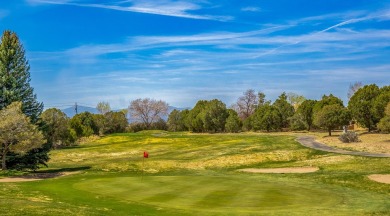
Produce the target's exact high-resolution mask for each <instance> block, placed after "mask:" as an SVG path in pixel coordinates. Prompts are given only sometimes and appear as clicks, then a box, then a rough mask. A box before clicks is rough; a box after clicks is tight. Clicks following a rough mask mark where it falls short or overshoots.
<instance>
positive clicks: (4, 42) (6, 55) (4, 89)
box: [0, 30, 51, 169]
mask: <svg viewBox="0 0 390 216" xmlns="http://www.w3.org/2000/svg"><path fill="white" fill-rule="evenodd" d="M30 80H31V79H30V66H29V64H28V61H27V60H26V57H25V51H24V48H23V46H22V44H21V43H20V41H19V38H18V36H17V35H16V33H14V32H11V31H9V30H6V31H4V33H3V35H2V37H1V41H0V110H2V109H4V108H5V107H7V106H8V105H10V104H11V103H12V102H16V101H20V102H22V105H21V106H22V112H23V113H24V114H25V115H27V116H28V117H29V119H30V121H31V123H34V124H38V123H39V128H40V130H43V128H42V123H40V122H39V121H38V120H39V116H40V114H41V113H42V110H43V104H42V103H39V102H38V101H37V98H36V95H35V94H34V89H33V88H32V87H31V86H30ZM50 148H51V146H50V144H49V143H47V144H45V145H43V146H42V147H41V148H35V149H31V150H30V151H29V152H27V153H26V154H19V153H13V152H10V153H9V155H8V156H9V157H8V158H7V167H8V168H10V169H14V168H17V169H24V168H28V169H37V168H38V166H39V165H40V164H42V165H46V162H47V161H48V160H49V157H48V152H49V150H50Z"/></svg>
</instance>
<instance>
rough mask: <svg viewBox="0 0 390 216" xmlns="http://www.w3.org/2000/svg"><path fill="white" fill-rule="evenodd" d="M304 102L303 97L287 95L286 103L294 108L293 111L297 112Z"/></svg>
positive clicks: (291, 93)
mask: <svg viewBox="0 0 390 216" xmlns="http://www.w3.org/2000/svg"><path fill="white" fill-rule="evenodd" d="M305 100H306V98H305V97H304V96H303V95H298V94H296V93H293V92H289V93H287V101H288V102H289V103H290V104H291V105H292V106H293V107H294V109H295V110H297V109H298V107H299V105H301V104H302V103H303V101H305Z"/></svg>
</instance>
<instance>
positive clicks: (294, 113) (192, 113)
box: [168, 84, 390, 135]
mask: <svg viewBox="0 0 390 216" xmlns="http://www.w3.org/2000/svg"><path fill="white" fill-rule="evenodd" d="M352 87H353V89H352V88H351V89H352V91H353V94H351V97H350V100H349V102H348V106H347V107H345V106H344V103H343V101H342V100H341V99H340V98H338V97H336V96H334V95H332V94H330V95H324V96H323V97H322V98H321V100H318V101H317V100H310V99H306V98H304V97H303V96H301V95H297V94H295V93H285V92H283V93H282V94H281V95H280V96H279V97H278V98H277V99H276V100H275V101H274V102H271V101H270V100H266V95H265V94H264V93H262V92H258V93H257V94H256V93H255V91H254V90H253V89H249V90H247V91H245V92H244V93H243V95H242V96H241V97H239V98H238V99H237V102H236V103H235V104H233V105H232V106H231V107H230V108H227V107H226V105H225V104H224V103H223V102H222V101H219V100H217V99H214V100H211V101H204V100H201V101H198V102H197V104H196V105H195V107H194V108H193V109H190V110H183V111H178V110H174V111H172V112H171V113H170V115H169V118H168V127H169V130H171V131H192V132H211V133H214V132H240V131H267V132H270V131H283V130H308V131H310V130H311V129H313V128H315V129H324V130H327V131H328V132H329V135H331V133H332V130H334V129H337V128H341V127H342V126H345V125H349V124H350V123H353V122H357V123H358V124H359V125H360V126H362V127H365V128H367V129H368V130H369V131H372V130H374V129H378V130H380V131H382V132H385V133H389V132H390V130H389V127H390V121H389V118H390V117H389V115H388V112H387V111H386V107H390V86H384V87H382V88H379V87H378V86H377V85H375V84H371V85H366V86H360V87H359V88H356V86H352ZM388 109H390V108H387V110H388Z"/></svg>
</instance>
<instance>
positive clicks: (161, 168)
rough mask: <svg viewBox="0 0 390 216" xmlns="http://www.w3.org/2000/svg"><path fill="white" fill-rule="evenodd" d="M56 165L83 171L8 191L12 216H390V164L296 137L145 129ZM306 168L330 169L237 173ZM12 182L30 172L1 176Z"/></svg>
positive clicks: (68, 155) (60, 158) (0, 207)
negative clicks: (375, 177)
mask: <svg viewBox="0 0 390 216" xmlns="http://www.w3.org/2000/svg"><path fill="white" fill-rule="evenodd" d="M143 151H148V152H149V158H148V159H145V160H143V159H142V155H143V154H142V153H143ZM51 158H52V160H51V161H50V163H49V169H48V170H43V171H42V172H64V171H78V172H80V173H79V174H74V175H70V176H65V177H60V178H56V179H45V180H41V181H38V182H24V183H0V211H1V212H2V214H3V215H20V214H27V215H60V214H66V215H258V214H263V215H272V214H275V215H281V214H282V215H284V214H289V215H302V214H307V213H311V214H320V215H350V214H355V215H373V214H375V215H389V214H390V199H389V198H390V185H388V184H382V183H377V182H374V181H371V180H370V179H369V178H368V177H367V176H368V175H370V174H388V173H390V168H389V166H388V164H390V158H367V157H357V156H349V155H337V154H332V153H324V152H320V151H316V150H312V149H308V148H305V147H303V146H301V145H299V144H298V143H297V142H296V141H295V137H293V136H283V135H264V134H255V133H249V134H213V135H210V134H190V133H167V132H163V131H144V132H141V133H133V134H115V135H111V136H107V137H104V138H101V139H99V140H95V141H91V142H88V143H83V144H81V145H80V146H77V147H72V148H66V149H61V150H55V151H53V152H52V153H51ZM302 166H304V167H307V166H313V167H319V168H320V170H319V171H317V172H315V173H306V174H254V173H240V172H238V171H237V170H238V169H242V168H272V167H302ZM11 174H14V175H15V174H16V175H18V174H22V173H1V174H0V175H3V176H5V175H11ZM14 206H18V208H14Z"/></svg>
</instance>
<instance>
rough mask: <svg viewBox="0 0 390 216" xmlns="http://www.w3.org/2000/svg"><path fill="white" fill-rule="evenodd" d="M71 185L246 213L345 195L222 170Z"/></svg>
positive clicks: (315, 204)
mask: <svg viewBox="0 0 390 216" xmlns="http://www.w3.org/2000/svg"><path fill="white" fill-rule="evenodd" d="M73 187H74V188H75V189H78V190H84V191H88V192H93V193H97V194H99V195H104V196H109V197H113V198H116V199H120V200H121V201H130V202H137V203H143V204H148V205H154V206H159V207H161V208H176V209H183V210H191V211H211V212H229V213H240V212H241V213H244V212H248V213H250V212H258V211H263V212H264V211H272V212H275V211H289V210H294V211H295V212H297V211H298V210H299V209H300V208H301V209H303V210H304V211H307V210H308V209H315V210H319V209H322V210H324V209H331V208H332V207H334V206H337V205H338V204H339V203H341V202H343V201H344V197H343V195H342V194H339V193H338V192H335V191H332V190H329V188H320V187H313V185H305V184H302V183H298V184H293V183H291V182H290V183H289V182H285V181H278V180H277V179H271V180H270V179H261V178H258V177H251V176H247V178H242V177H235V176H225V177H210V176H145V177H143V178H142V179H141V177H117V178H100V179H89V180H84V181H82V182H79V183H76V184H74V185H73Z"/></svg>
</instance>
